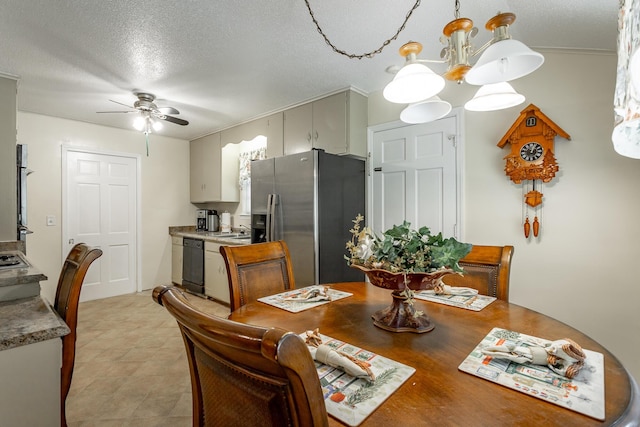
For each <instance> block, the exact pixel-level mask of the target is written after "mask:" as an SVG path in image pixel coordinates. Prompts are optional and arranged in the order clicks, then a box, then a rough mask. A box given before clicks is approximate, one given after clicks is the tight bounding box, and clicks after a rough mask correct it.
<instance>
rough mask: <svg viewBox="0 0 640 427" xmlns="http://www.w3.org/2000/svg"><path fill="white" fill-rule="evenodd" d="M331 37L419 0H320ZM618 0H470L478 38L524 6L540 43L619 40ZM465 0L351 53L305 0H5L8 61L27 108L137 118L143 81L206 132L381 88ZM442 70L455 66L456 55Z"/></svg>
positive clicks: (389, 26) (398, 16) (388, 22)
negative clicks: (408, 47)
mask: <svg viewBox="0 0 640 427" xmlns="http://www.w3.org/2000/svg"><path fill="white" fill-rule="evenodd" d="M309 3H310V4H311V7H312V9H313V11H314V14H315V16H316V19H317V20H318V21H319V23H320V25H321V26H322V27H323V29H324V31H325V33H326V34H327V35H328V37H329V38H330V39H331V41H332V42H333V43H334V44H335V45H336V46H337V47H338V48H340V49H343V50H345V51H348V52H351V53H356V54H358V53H364V52H367V51H371V50H374V49H377V48H378V47H380V45H382V43H383V42H384V41H385V40H386V39H388V38H390V37H391V36H392V35H393V34H394V33H395V32H396V30H397V29H398V27H399V26H400V25H401V24H402V22H403V21H404V19H405V15H406V14H407V12H408V11H409V10H410V9H411V7H412V6H413V4H414V3H415V0H367V1H364V0H360V1H356V0H309ZM618 5H619V2H618V0H564V1H557V0H536V1H525V0H483V1H472V0H462V1H461V7H460V15H461V16H462V17H468V18H471V19H473V20H474V24H475V26H477V27H478V29H479V33H478V35H477V36H476V38H475V42H474V44H475V45H476V46H481V45H482V44H484V43H485V42H486V41H488V40H489V39H490V34H489V32H487V31H486V30H485V29H484V24H485V22H486V21H487V20H488V19H489V18H491V17H492V16H494V15H495V14H496V13H497V12H513V13H515V14H516V16H517V20H516V22H515V23H514V25H513V26H512V28H511V34H512V36H513V37H514V38H515V39H518V40H520V41H522V42H524V43H525V44H527V45H529V46H530V47H532V48H534V49H535V48H545V49H546V48H568V49H587V50H597V51H606V52H615V49H616V37H617V13H618ZM453 18H454V1H451V0H450V1H443V0H422V1H421V4H420V6H419V7H418V8H417V9H416V11H415V12H414V13H413V15H412V16H411V18H410V19H409V21H408V23H407V25H406V28H405V29H404V31H403V32H402V33H401V34H400V36H399V37H398V39H397V40H395V41H392V42H391V43H390V44H389V45H388V46H387V47H386V48H385V49H384V50H383V52H382V53H381V54H380V55H377V56H375V57H374V58H373V59H362V60H358V59H349V58H346V57H344V56H342V55H339V54H337V53H335V52H333V51H332V50H331V48H330V47H329V46H327V44H325V42H324V40H323V39H322V37H321V36H320V34H319V33H318V32H317V31H316V29H315V26H314V24H313V22H312V21H311V18H310V16H309V12H308V11H307V7H306V5H305V1H304V0H273V1H264V0H262V1H256V0H244V1H232V0H226V1H211V0H182V1H173V2H170V1H165V0H136V1H127V0H112V1H108V0H56V1H51V0H0V73H6V74H10V75H15V76H18V77H19V85H18V109H19V110H21V111H29V112H35V113H41V114H46V115H51V116H57V117H63V118H68V119H74V120H80V121H85V122H90V123H97V124H102V125H107V126H114V127H119V128H125V129H131V123H132V120H133V116H134V115H133V114H97V113H96V112H97V111H105V110H108V111H112V110H120V109H123V110H124V109H125V108H124V107H122V108H121V107H120V106H118V105H117V104H114V103H112V102H109V100H110V99H112V100H114V101H118V102H121V103H124V104H127V105H132V104H133V102H134V101H135V97H134V96H133V95H132V92H135V91H144V92H151V93H153V94H155V95H157V97H158V98H160V99H161V100H160V101H158V102H157V104H158V106H163V105H170V106H173V107H175V108H177V109H178V110H180V112H181V114H180V115H179V116H178V117H180V118H182V119H185V120H188V121H189V122H190V124H189V125H188V126H185V127H182V126H178V125H175V124H171V123H166V126H165V127H164V130H162V131H161V132H160V133H161V134H163V135H167V136H172V137H177V138H182V139H194V138H196V137H199V136H202V135H206V134H208V133H211V132H213V131H216V130H219V129H223V128H226V127H229V126H231V125H234V124H237V123H241V122H244V121H247V120H249V119H252V118H255V117H258V116H261V115H264V114H265V113H268V112H273V111H277V110H281V109H284V108H286V107H288V106H291V105H295V104H299V103H301V102H304V101H307V100H310V99H313V98H316V97H318V96H321V95H324V94H327V93H330V92H334V91H337V90H340V89H344V88H347V87H350V86H352V87H355V88H357V89H359V90H361V91H363V92H365V93H369V92H373V91H378V90H381V89H382V88H383V87H384V85H385V84H386V83H387V82H388V81H389V80H390V79H391V78H392V76H391V75H390V74H387V73H386V72H385V69H386V68H387V67H388V66H389V65H401V64H402V62H403V58H401V57H400V56H399V55H398V53H397V52H398V48H399V47H400V46H401V45H402V44H404V43H405V42H407V41H409V40H415V41H419V42H421V43H423V45H424V50H423V52H422V54H421V55H420V57H421V58H429V59H438V58H439V57H440V50H441V49H442V47H443V45H442V44H440V42H439V38H440V35H441V33H442V28H443V27H444V25H445V24H446V23H447V22H449V21H451V20H452V19H453ZM433 68H434V70H436V71H439V72H442V71H444V67H443V66H439V65H436V66H434V67H433Z"/></svg>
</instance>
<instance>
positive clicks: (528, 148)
mask: <svg viewBox="0 0 640 427" xmlns="http://www.w3.org/2000/svg"><path fill="white" fill-rule="evenodd" d="M543 152H544V149H543V148H542V145H540V144H538V143H537V142H527V143H526V144H524V145H523V146H522V148H520V158H521V159H522V160H523V161H525V162H535V161H536V160H539V159H540V158H542V153H543Z"/></svg>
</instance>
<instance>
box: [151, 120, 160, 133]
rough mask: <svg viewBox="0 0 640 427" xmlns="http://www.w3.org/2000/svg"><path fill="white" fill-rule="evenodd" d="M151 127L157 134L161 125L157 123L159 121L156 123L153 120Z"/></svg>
mask: <svg viewBox="0 0 640 427" xmlns="http://www.w3.org/2000/svg"><path fill="white" fill-rule="evenodd" d="M152 127H153V130H155V131H156V132H158V131H160V130H162V123H160V122H159V121H157V120H153V121H152Z"/></svg>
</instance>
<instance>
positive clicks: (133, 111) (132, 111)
mask: <svg viewBox="0 0 640 427" xmlns="http://www.w3.org/2000/svg"><path fill="white" fill-rule="evenodd" d="M96 113H98V114H100V113H137V111H136V110H131V111H96Z"/></svg>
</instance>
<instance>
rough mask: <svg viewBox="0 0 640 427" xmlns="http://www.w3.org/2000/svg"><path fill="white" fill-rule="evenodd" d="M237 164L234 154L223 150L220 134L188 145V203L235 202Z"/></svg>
mask: <svg viewBox="0 0 640 427" xmlns="http://www.w3.org/2000/svg"><path fill="white" fill-rule="evenodd" d="M238 164H239V161H238V153H237V150H235V149H234V148H233V147H229V148H227V147H224V148H223V147H222V144H221V139H220V132H217V133H214V134H211V135H207V136H204V137H202V138H199V139H196V140H193V141H191V143H190V180H191V186H190V194H191V202H192V203H206V202H238V201H239V200H240V192H239V189H238Z"/></svg>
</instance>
